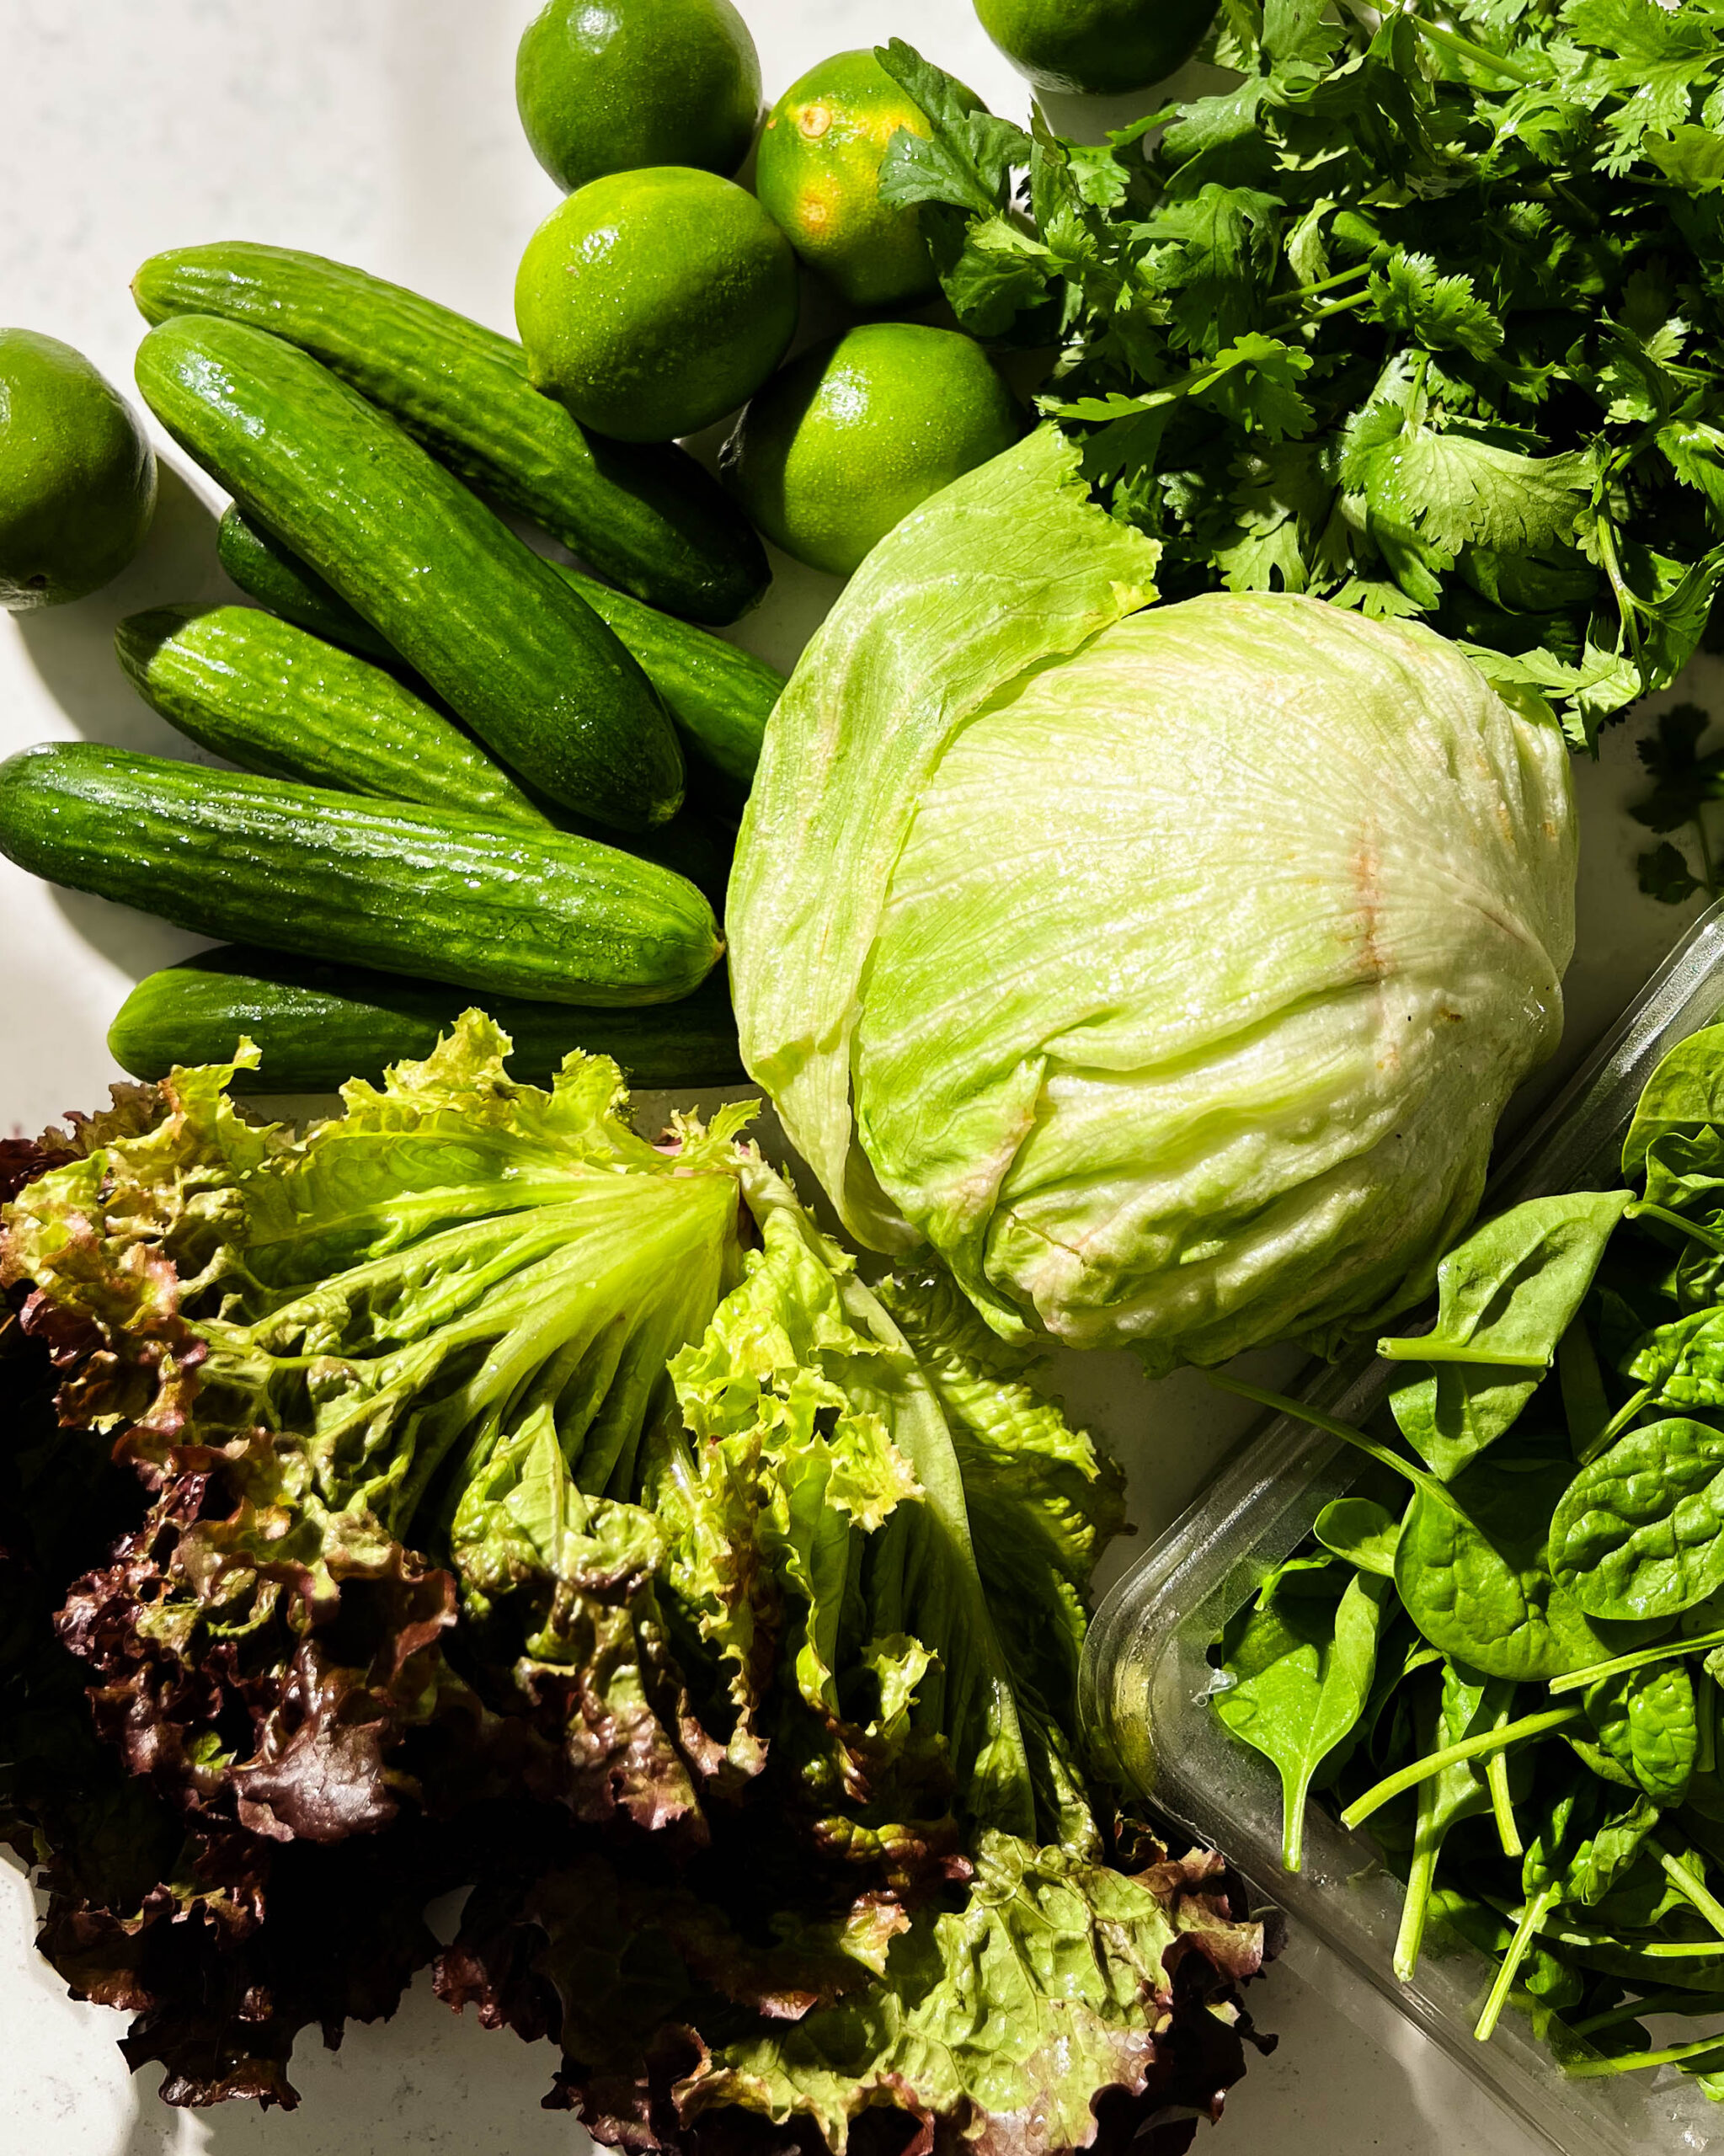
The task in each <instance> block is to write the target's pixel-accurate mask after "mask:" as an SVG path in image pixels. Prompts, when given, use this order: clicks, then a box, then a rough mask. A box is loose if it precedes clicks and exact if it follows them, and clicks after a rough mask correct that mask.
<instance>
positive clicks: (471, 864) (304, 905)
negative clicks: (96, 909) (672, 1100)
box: [0, 741, 723, 1005]
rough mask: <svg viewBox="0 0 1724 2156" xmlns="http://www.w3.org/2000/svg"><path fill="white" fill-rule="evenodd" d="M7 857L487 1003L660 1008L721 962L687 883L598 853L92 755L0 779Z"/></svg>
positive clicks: (451, 818)
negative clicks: (503, 999) (507, 999)
mask: <svg viewBox="0 0 1724 2156" xmlns="http://www.w3.org/2000/svg"><path fill="white" fill-rule="evenodd" d="M0 852H4V853H5V854H6V855H7V857H8V859H10V860H13V861H15V862H17V863H18V864H19V867H22V868H27V869H29V870H30V871H31V872H32V873H35V875H38V876H41V877H45V878H46V879H47V880H48V881H49V882H50V883H64V884H69V885H70V886H71V887H72V889H74V890H78V891H93V892H95V893H97V894H99V896H100V897H102V898H104V899H117V900H119V902H120V904H121V905H131V906H137V907H140V908H141V909H142V910H144V911H145V912H147V913H153V914H157V915H160V916H161V918H162V919H163V920H164V921H173V922H174V923H175V924H176V925H177V926H179V927H181V928H189V929H195V930H196V931H198V932H199V933H200V934H202V935H205V936H219V937H233V938H240V939H245V940H249V941H261V942H267V943H268V944H269V945H270V947H272V948H273V949H276V950H281V951H292V952H296V953H300V954H302V956H304V957H307V958H323V959H327V960H331V961H334V962H338V963H342V964H346V965H358V966H371V967H376V968H377V969H381V970H382V971H384V972H387V973H408V974H419V975H421V976H423V977H424V978H425V979H430V980H440V981H446V982H449V983H451V984H452V985H454V986H456V987H457V988H467V989H472V990H477V991H478V994H479V995H482V996H483V995H519V996H522V997H525V998H526V999H527V1000H528V1001H534V1002H545V1003H590V1004H605V1005H616V1004H636V1003H670V1002H674V1001H675V1000H676V999H677V998H678V997H679V996H683V995H689V994H691V992H692V990H694V989H695V988H697V986H698V985H700V983H701V982H702V980H704V979H705V978H706V976H707V974H708V973H709V972H710V971H711V970H712V968H713V963H714V962H715V961H716V960H717V958H718V955H719V953H720V951H721V950H722V948H723V946H722V945H721V944H720V942H719V941H718V933H717V928H716V925H715V923H714V921H713V910H712V908H711V906H710V905H707V901H706V899H703V898H702V896H701V894H700V893H699V892H698V891H697V890H696V889H695V888H694V886H693V884H692V883H689V882H687V881H686V878H683V877H681V876H677V875H674V874H673V873H671V872H670V870H669V869H667V868H660V867H658V866H656V864H654V862H648V861H638V860H636V859H635V858H634V857H633V856H632V855H631V854H626V853H622V852H619V851H617V850H616V848H615V847H614V846H600V845H599V844H598V843H596V842H595V841H593V840H591V839H583V838H576V837H574V836H571V835H567V834H565V833H563V832H560V831H545V832H539V831H536V830H529V829H528V828H526V826H525V825H518V824H517V825H506V824H500V823H488V822H485V821H483V820H482V819H479V818H478V817H475V816H457V815H456V814H453V813H452V812H451V811H449V810H447V809H420V808H414V807H411V806H408V805H404V804H400V803H381V802H371V801H363V800H360V799H359V798H357V797H356V796H355V795H353V794H348V793H331V792H324V791H323V789H322V788H319V787H309V786H291V785H288V784H287V783H286V782H284V781H282V780H280V779H272V778H255V777H254V776H251V775H250V774H249V773H248V772H243V771H211V770H208V769H206V768H205V766H201V765H195V764H184V763H178V762H176V761H174V760H173V759H172V758H170V757H166V756H141V755H131V754H127V753H125V752H122V751H121V750H115V749H104V748H102V747H100V746H99V745H98V744H96V743H94V742H88V741H73V742H50V743H45V744H42V745H40V746H39V747H37V748H35V749H25V750H22V751H20V753H19V755H15V756H11V757H8V759H7V760H6V761H5V762H4V763H3V764H0Z"/></svg>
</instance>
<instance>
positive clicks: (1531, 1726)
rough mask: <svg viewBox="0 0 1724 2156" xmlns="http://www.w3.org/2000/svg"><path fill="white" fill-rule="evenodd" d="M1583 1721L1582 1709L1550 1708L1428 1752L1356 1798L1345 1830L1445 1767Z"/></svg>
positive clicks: (1343, 1818) (1345, 1817) (1344, 1820)
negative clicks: (1436, 1750)
mask: <svg viewBox="0 0 1724 2156" xmlns="http://www.w3.org/2000/svg"><path fill="white" fill-rule="evenodd" d="M1581 1719H1582V1713H1581V1710H1580V1709H1579V1708H1578V1707H1546V1708H1545V1709H1544V1710H1542V1711H1541V1712H1540V1713H1538V1714H1535V1715H1523V1716H1521V1718H1520V1720H1519V1721H1510V1722H1505V1723H1504V1724H1503V1725H1502V1728H1501V1729H1486V1730H1481V1731H1480V1732H1479V1734H1478V1735H1477V1736H1476V1737H1462V1738H1461V1740H1460V1742H1459V1743H1458V1744H1449V1745H1445V1746H1444V1748H1443V1749H1442V1751H1440V1752H1428V1753H1426V1754H1425V1756H1424V1758H1422V1759H1415V1760H1413V1761H1412V1764H1410V1765H1408V1766H1405V1767H1400V1768H1397V1769H1396V1771H1395V1772H1394V1773H1393V1774H1385V1776H1384V1778H1383V1780H1381V1781H1380V1782H1378V1783H1377V1784H1376V1785H1374V1787H1373V1788H1371V1789H1368V1790H1366V1791H1365V1793H1364V1796H1359V1797H1355V1798H1354V1799H1353V1802H1352V1803H1351V1804H1349V1805H1348V1807H1347V1809H1346V1811H1345V1812H1342V1815H1341V1823H1342V1826H1343V1827H1358V1826H1360V1825H1362V1824H1363V1823H1364V1821H1365V1820H1367V1819H1369V1817H1370V1816H1371V1814H1372V1813H1373V1812H1375V1811H1377V1810H1378V1809H1379V1808H1380V1806H1383V1805H1385V1804H1387V1803H1388V1802H1389V1801H1390V1798H1391V1797H1396V1796H1400V1795H1401V1791H1402V1790H1409V1789H1416V1788H1417V1786H1418V1785H1419V1783H1421V1782H1422V1781H1426V1780H1428V1779H1429V1778H1430V1776H1431V1775H1433V1774H1441V1773H1442V1772H1443V1770H1444V1768H1445V1767H1458V1766H1459V1765H1460V1763H1461V1761H1462V1760H1463V1759H1483V1758H1488V1757H1489V1756H1490V1754H1491V1753H1493V1752H1500V1751H1502V1749H1503V1748H1505V1747H1506V1746H1508V1745H1510V1744H1521V1743H1525V1742H1528V1741H1529V1740H1530V1739H1531V1738H1533V1737H1545V1736H1547V1735H1548V1734H1549V1733H1550V1732H1551V1731H1552V1730H1553V1729H1566V1728H1567V1726H1568V1725H1569V1724H1570V1723H1571V1722H1575V1721H1580V1720H1581Z"/></svg>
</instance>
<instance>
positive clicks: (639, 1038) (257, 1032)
mask: <svg viewBox="0 0 1724 2156" xmlns="http://www.w3.org/2000/svg"><path fill="white" fill-rule="evenodd" d="M471 1001H472V999H471V998H470V997H468V996H466V995H462V992H461V991H460V990H458V989H450V988H438V987H436V986H435V985H433V984H431V983H430V982H429V981H422V980H407V979H403V978H402V977H401V976H400V975H399V974H376V973H367V972H366V970H365V969H363V968H361V967H359V966H329V965H323V964H320V963H318V961H317V960H316V959H313V958H284V957H281V956H280V955H279V954H278V953H275V952H272V951H263V950H259V949H257V948H255V947H251V948H248V947H245V946H243V945H240V944H232V943H229V944H223V945H221V946H218V947H217V948H216V949H215V950H213V951H200V952H199V953H198V955H197V956H196V957H195V958H186V959H184V960H183V961H182V962H181V963H179V965H177V966H169V967H168V968H166V969H164V970H163V972H161V973H158V974H150V975H149V976H148V977H147V979H143V980H141V981H140V982H139V983H138V985H137V986H136V988H135V989H133V990H132V991H131V995H128V996H127V997H126V999H125V1002H124V1003H122V1004H121V1005H120V1011H119V1014H118V1016H117V1017H115V1021H114V1023H113V1025H112V1027H110V1028H109V1033H108V1046H109V1049H110V1050H111V1051H112V1053H113V1056H114V1059H115V1062H116V1063H118V1064H119V1065H120V1067H121V1069H122V1070H129V1071H130V1072H131V1075H132V1076H133V1077H134V1078H165V1077H166V1076H167V1075H168V1072H169V1070H172V1069H173V1065H175V1064H176V1063H180V1064H195V1063H225V1062H227V1059H229V1058H230V1057H231V1056H232V1054H233V1051H234V1049H236V1048H237V1047H238V1044H239V1042H240V1040H241V1038H250V1039H251V1040H254V1041H255V1042H256V1043H257V1045H258V1047H259V1050H260V1051H261V1052H262V1056H263V1060H262V1062H261V1063H260V1064H259V1066H258V1068H257V1069H256V1070H241V1071H239V1072H238V1073H237V1074H236V1075H235V1078H234V1081H233V1082H234V1090H235V1091H237V1092H242V1093H326V1092H332V1091H334V1089H335V1087H336V1086H342V1085H344V1084H345V1083H346V1082H347V1081H348V1080H349V1079H350V1078H366V1079H369V1080H370V1081H371V1083H372V1084H373V1085H376V1084H377V1083H378V1082H379V1081H381V1080H382V1075H383V1071H384V1069H385V1067H386V1065H389V1064H392V1063H401V1062H408V1061H416V1060H418V1059H420V1058H422V1057H424V1056H427V1055H429V1054H430V1052H431V1050H432V1049H434V1048H435V1046H436V1044H437V1038H438V1036H439V1034H440V1033H446V1032H447V1031H448V1030H449V1028H450V1027H451V1026H452V1025H453V1024H454V1022H455V1021H456V1018H457V1017H460V1015H461V1013H462V1011H464V1010H466V1009H467V1006H468V1005H469V1003H470V1002H471ZM484 1007H485V1009H486V1010H487V1011H488V1012H489V1013H490V1015H491V1017H494V1019H495V1020H496V1022H497V1023H498V1024H499V1026H500V1027H502V1028H503V1030H504V1033H507V1034H508V1035H509V1036H510V1038H511V1039H512V1040H513V1041H514V1043H515V1049H514V1053H513V1054H511V1055H510V1058H509V1069H510V1075H511V1076H512V1077H514V1078H515V1081H517V1083H519V1084H520V1085H524V1086H547V1085H548V1084H549V1083H550V1082H551V1080H552V1077H553V1076H554V1075H555V1074H556V1072H557V1070H558V1069H559V1068H560V1066H561V1065H562V1062H563V1057H564V1056H566V1055H567V1054H569V1052H570V1051H571V1050H572V1049H586V1050H587V1052H588V1053H589V1054H594V1055H608V1056H611V1057H614V1059H616V1061H617V1062H618V1063H620V1064H621V1065H622V1073H623V1075H624V1076H625V1077H626V1078H627V1080H628V1081H629V1083H630V1084H631V1085H632V1086H665V1087H675V1088H679V1089H681V1088H682V1087H685V1086H735V1085H739V1084H741V1083H742V1082H743V1081H744V1077H745V1073H744V1070H743V1067H742V1058H741V1056H740V1055H739V1054H738V1052H737V1046H736V1020H735V1018H734V1016H733V1015H732V1012H731V1009H730V992H729V985H728V984H727V982H726V980H725V979H724V975H723V971H722V969H721V970H718V971H716V972H714V973H713V974H709V975H708V976H707V979H706V980H705V981H703V982H702V985H701V986H700V987H699V988H697V990H695V992H694V994H693V995H691V996H688V997H686V998H685V999H684V1001H681V1003H660V1004H656V1005H654V1006H653V1007H652V1008H651V1009H650V1010H639V1011H598V1010H594V1011H577V1010H572V1009H570V1008H569V1006H568V1005H567V1004H555V1003H524V1002H522V1001H520V999H519V998H518V997H515V996H506V995H505V996H496V995H493V996H488V997H487V998H486V999H485V1006H484Z"/></svg>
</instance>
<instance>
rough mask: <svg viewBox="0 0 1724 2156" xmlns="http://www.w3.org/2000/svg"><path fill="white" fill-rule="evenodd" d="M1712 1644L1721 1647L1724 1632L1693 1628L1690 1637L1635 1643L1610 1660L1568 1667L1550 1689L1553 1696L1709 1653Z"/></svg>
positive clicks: (1554, 1678)
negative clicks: (1645, 1644)
mask: <svg viewBox="0 0 1724 2156" xmlns="http://www.w3.org/2000/svg"><path fill="white" fill-rule="evenodd" d="M1714 1647H1724V1632H1696V1633H1695V1636H1694V1637H1693V1638H1692V1639H1683V1640H1660V1641H1657V1644H1656V1645H1655V1646H1649V1647H1636V1649H1635V1651H1634V1652H1633V1653H1632V1654H1619V1655H1618V1656H1616V1657H1615V1659H1614V1660H1612V1661H1610V1662H1593V1663H1592V1664H1591V1665H1590V1667H1589V1668H1585V1669H1571V1670H1569V1671H1567V1673H1566V1674H1564V1675H1563V1676H1561V1677H1553V1678H1551V1683H1550V1688H1549V1689H1550V1690H1551V1694H1552V1696H1553V1697H1555V1696H1556V1694H1560V1693H1563V1692H1579V1691H1583V1690H1584V1689H1585V1688H1586V1687H1587V1686H1588V1684H1597V1683H1598V1681H1599V1678H1601V1677H1622V1676H1625V1675H1626V1674H1627V1673H1628V1672H1629V1671H1630V1670H1631V1669H1646V1668H1649V1667H1650V1666H1651V1665H1652V1663H1653V1662H1670V1661H1673V1660H1679V1659H1680V1657H1682V1656H1684V1655H1685V1654H1710V1653H1711V1651H1712V1649H1713V1648H1714Z"/></svg>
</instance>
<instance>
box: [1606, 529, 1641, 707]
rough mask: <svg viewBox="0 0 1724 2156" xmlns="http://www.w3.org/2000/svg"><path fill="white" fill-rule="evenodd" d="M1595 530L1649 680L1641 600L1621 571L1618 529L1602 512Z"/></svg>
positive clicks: (1637, 660) (1634, 648)
mask: <svg viewBox="0 0 1724 2156" xmlns="http://www.w3.org/2000/svg"><path fill="white" fill-rule="evenodd" d="M1593 531H1596V532H1597V534H1598V536H1599V556H1600V558H1602V560H1603V562H1604V574H1605V575H1606V576H1607V577H1609V579H1610V589H1611V590H1612V591H1613V592H1614V593H1615V596H1616V608H1617V611H1618V612H1619V613H1620V615H1621V616H1622V626H1623V627H1624V628H1625V630H1626V631H1627V632H1628V641H1629V644H1630V647H1631V649H1632V651H1633V653H1634V663H1635V665H1636V669H1637V670H1638V671H1639V673H1640V675H1641V680H1642V681H1644V680H1645V679H1646V672H1647V664H1646V658H1645V654H1643V652H1642V650H1641V634H1640V601H1639V600H1638V599H1636V597H1635V595H1634V593H1633V591H1632V590H1631V589H1630V586H1629V584H1628V580H1627V579H1626V578H1625V576H1624V575H1623V574H1622V563H1621V562H1620V560H1619V559H1618V558H1617V553H1616V531H1615V526H1614V525H1613V524H1612V523H1611V521H1610V520H1609V517H1608V516H1606V515H1604V513H1603V512H1602V511H1600V512H1599V515H1597V516H1595V517H1594V518H1593Z"/></svg>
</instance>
